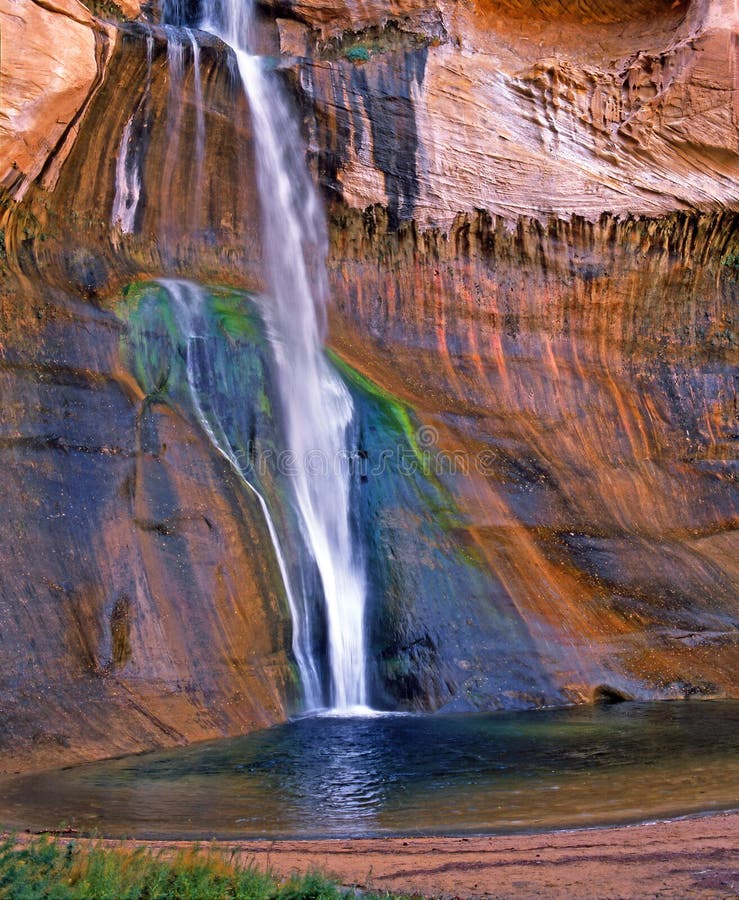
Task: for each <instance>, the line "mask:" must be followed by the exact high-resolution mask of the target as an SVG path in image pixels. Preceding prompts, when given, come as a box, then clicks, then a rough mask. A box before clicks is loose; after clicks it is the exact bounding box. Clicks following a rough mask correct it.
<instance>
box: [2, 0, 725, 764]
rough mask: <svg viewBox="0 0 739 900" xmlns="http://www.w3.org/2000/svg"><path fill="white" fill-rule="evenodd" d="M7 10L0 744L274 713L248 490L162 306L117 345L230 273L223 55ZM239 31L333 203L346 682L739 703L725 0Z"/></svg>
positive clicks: (383, 14) (505, 4)
mask: <svg viewBox="0 0 739 900" xmlns="http://www.w3.org/2000/svg"><path fill="white" fill-rule="evenodd" d="M3 2H4V5H3V8H2V10H0V14H2V26H3V56H2V75H3V108H2V111H0V181H1V183H2V189H3V194H2V200H3V204H2V221H1V222H0V228H2V238H3V243H2V246H1V248H0V255H1V259H0V261H2V264H3V277H2V282H1V283H0V299H1V301H2V306H1V308H0V380H1V381H2V385H3V387H2V390H3V404H2V412H1V413H0V424H1V426H2V437H1V440H0V458H1V461H2V466H3V472H4V474H5V497H6V505H5V509H6V516H5V518H4V521H3V522H2V523H0V532H1V533H2V535H3V540H2V544H3V546H4V547H5V548H6V550H5V551H4V556H3V565H2V587H1V588H0V660H1V661H2V666H1V667H0V716H1V717H2V723H3V727H2V729H0V734H2V738H1V739H2V740H3V741H4V744H3V760H4V761H3V766H4V767H5V768H6V769H11V770H12V769H13V768H24V767H28V766H33V765H42V764H51V763H53V762H56V761H61V760H71V759H81V758H91V757H94V756H100V755H105V754H109V753H121V752H125V751H127V750H132V749H139V748H144V747H148V746H155V745H161V744H168V743H174V742H178V741H183V742H184V741H188V740H194V739H202V738H205V737H211V736H215V735H218V734H229V733H234V732H238V731H240V730H244V729H247V728H252V727H258V726H262V725H265V724H268V723H270V722H274V721H277V720H279V719H281V718H283V717H284V716H285V715H286V712H287V711H288V710H289V709H290V708H291V706H292V705H293V704H294V703H295V699H296V686H295V680H294V674H293V670H292V664H291V660H290V650H289V648H290V626H289V618H288V615H287V610H286V605H285V598H284V596H283V592H282V589H281V585H280V580H279V577H278V572H277V568H276V564H275V558H274V553H273V550H272V548H271V544H270V541H269V535H268V534H267V532H266V528H265V525H264V522H263V519H262V517H261V513H260V510H259V508H258V506H257V505H256V504H255V501H254V498H253V497H251V496H250V495H249V493H248V492H245V491H244V489H243V485H240V484H239V483H238V480H237V479H236V477H235V476H234V473H233V471H232V470H231V469H230V468H229V466H228V464H227V463H226V461H225V460H224V459H223V458H222V457H221V456H219V455H218V453H217V452H216V451H215V450H214V448H213V447H212V446H211V444H210V443H209V441H208V440H207V437H206V435H204V433H203V431H202V429H200V428H199V427H198V424H197V422H196V421H195V419H194V418H193V415H192V410H190V411H188V409H187V408H186V407H185V406H184V405H183V403H182V402H180V400H178V399H177V396H178V395H177V394H176V392H175V391H174V389H172V388H171V368H172V367H171V366H165V365H164V363H163V362H162V360H164V359H165V358H166V359H169V358H177V353H179V354H180V357H181V355H182V352H183V351H182V348H180V349H179V351H175V355H174V357H170V356H167V353H170V352H171V351H167V353H165V352H164V350H163V349H162V348H163V347H164V344H163V343H162V341H163V340H164V339H163V338H162V329H163V328H164V329H165V330H166V327H165V325H166V316H165V317H164V319H162V320H161V321H159V320H157V321H158V322H159V324H157V325H156V327H154V325H151V327H149V330H148V332H147V333H148V334H149V337H148V338H147V340H149V341H150V344H147V346H148V347H149V348H150V349H149V350H147V351H146V352H147V353H149V356H146V357H145V364H144V363H142V362H141V359H142V357H141V355H140V354H139V356H136V355H132V353H131V347H132V346H133V343H132V342H133V341H134V337H135V333H138V332H135V328H134V326H133V325H132V324H131V320H130V319H128V318H126V317H125V316H124V315H122V312H121V311H122V310H123V309H124V308H126V303H127V302H128V301H126V300H124V294H125V290H124V287H123V286H124V285H127V284H130V283H131V282H136V281H138V280H140V279H149V278H157V277H161V276H163V275H166V276H170V277H171V276H174V275H179V276H184V277H188V278H191V279H196V280H201V281H204V282H209V283H216V282H219V283H229V284H233V283H236V284H238V285H239V286H241V287H243V288H246V289H248V290H254V289H257V288H258V287H259V284H260V271H259V257H260V246H259V216H258V210H257V209H256V201H255V192H254V190H253V187H252V185H253V165H254V163H253V159H252V146H251V135H250V121H249V111H248V109H247V108H246V105H245V102H244V100H243V97H242V96H241V94H240V91H239V89H238V85H237V83H236V81H235V79H234V77H233V75H232V69H231V67H230V62H229V56H228V53H227V51H226V48H224V47H223V45H221V44H220V43H219V42H218V41H216V40H214V39H212V38H210V37H208V36H206V35H204V34H197V41H195V40H194V39H193V38H192V37H191V36H190V35H188V34H187V33H185V32H183V31H173V30H171V29H170V30H169V31H165V30H164V29H162V28H161V27H158V26H156V25H155V24H151V23H146V22H136V23H124V22H115V23H113V22H107V23H103V22H102V21H101V20H100V19H98V18H96V17H95V16H93V15H92V14H91V13H90V12H89V11H88V10H87V9H86V8H85V7H83V6H82V5H81V4H79V3H76V2H74V0H64V3H63V4H62V3H61V0H60V2H58V3H55V4H50V3H49V2H46V0H44V2H43V4H41V3H35V2H33V0H3ZM127 12H128V14H129V15H134V14H135V13H136V10H135V9H133V8H132V9H131V10H128V11H127ZM260 22H261V33H260V43H261V44H262V45H263V46H264V47H265V48H266V49H268V50H270V52H275V53H276V52H277V51H276V48H277V47H281V48H282V51H283V55H284V59H283V65H282V71H281V72H280V74H279V76H278V77H281V78H282V79H283V81H284V83H285V84H286V85H287V87H288V88H289V89H290V91H291V92H292V94H293V96H294V98H295V104H296V109H297V110H298V111H299V112H300V113H301V114H302V116H303V121H304V127H305V134H306V137H307V141H308V148H309V153H310V158H311V161H312V163H313V165H314V167H315V170H316V173H317V176H318V178H319V179H320V182H321V185H322V187H323V189H324V191H325V195H326V199H327V205H328V209H329V216H330V233H331V241H330V258H329V269H330V278H331V284H332V297H333V309H332V311H331V347H332V350H333V351H334V352H335V353H336V355H337V358H336V362H337V365H339V366H341V367H344V368H343V369H342V371H344V369H345V376H346V378H347V380H348V383H349V384H350V387H351V389H352V391H353V392H354V394H355V403H356V406H357V410H358V423H357V428H358V434H359V437H358V441H359V448H358V449H359V450H360V451H361V453H362V454H363V458H364V459H366V460H367V463H368V466H369V470H368V471H367V472H366V473H365V476H366V477H365V478H364V480H361V482H360V484H359V486H358V488H357V516H358V520H359V522H360V525H361V532H362V534H363V535H364V539H365V541H366V552H367V558H368V564H369V576H368V577H369V582H370V590H371V598H370V600H371V602H370V609H371V613H370V621H369V622H368V631H369V637H370V643H371V647H372V659H371V664H370V665H371V680H372V685H373V693H374V698H375V702H378V703H386V704H388V705H392V706H401V707H408V708H416V709H438V708H448V709H488V708H500V707H507V708H515V707H521V706H535V705H540V704H542V703H561V702H573V701H577V702H580V701H589V700H593V699H597V698H604V697H605V698H608V697H615V696H633V697H644V698H649V697H688V696H693V695H699V696H724V695H732V696H736V695H737V691H739V684H738V683H737V675H736V673H737V671H739V665H738V663H739V654H738V653H737V649H736V638H737V612H738V611H737V605H736V596H737V585H738V583H739V570H738V569H737V564H736V559H737V542H736V531H735V528H736V513H737V510H736V503H735V495H733V494H732V489H733V486H734V483H735V477H736V458H735V450H734V446H733V444H732V440H733V439H734V437H735V434H734V430H735V416H736V394H735V386H734V384H733V381H732V374H733V371H734V366H735V363H736V358H737V356H736V336H735V331H734V328H735V326H734V322H733V315H734V310H735V308H736V298H737V275H738V272H739V234H738V229H737V221H738V219H737V210H738V209H739V187H738V185H739V156H738V155H737V153H738V151H739V143H738V132H737V120H738V117H739V114H738V112H737V103H736V96H737V91H736V84H735V81H734V79H735V78H736V71H737V68H736V62H735V53H736V36H735V31H736V13H735V9H734V4H733V3H730V2H727V0H715V2H707V0H693V2H681V0H679V2H659V3H654V2H649V3H647V2H646V0H645V2H641V0H637V2H620V3H605V2H599V0H580V2H577V3H572V4H561V3H559V2H557V0H536V2H534V0H478V2H474V3H454V2H447V0H438V2H432V0H397V2H394V3H391V4H382V5H380V4H375V3H373V2H365V3H359V2H356V3H355V2H335V3H325V2H322V0H282V2H279V3H277V2H269V3H265V4H263V7H262V11H261V20H260ZM8 35H12V38H13V39H12V41H10V40H9V39H8V37H7V36H8ZM52 35H53V39H52V37H51V36H52ZM62 37H63V38H64V39H63V40H62ZM21 47H22V48H23V50H22V51H21V50H20V48H21ZM8 48H10V50H8ZM199 141H202V144H199V143H198V142H199ZM198 148H200V149H198ZM162 322H165V325H162ZM227 340H228V341H235V340H236V339H235V338H234V336H233V335H232V334H229V336H228V337H227ZM237 343H238V342H237ZM237 343H236V344H234V346H237ZM151 348H154V349H151ZM156 348H159V349H156ZM240 352H242V353H250V352H251V351H246V350H244V349H243V347H242V349H241V351H240ZM136 360H138V362H137V361H136ZM157 373H158V374H157ZM155 376H156V377H155ZM260 402H262V401H260ZM244 403H245V404H247V405H248V404H249V403H251V404H255V403H257V400H256V399H255V397H253V396H250V395H249V392H245V396H244ZM246 431H247V432H248V429H246ZM244 440H245V448H246V447H247V445H248V434H247V437H246V438H245V439H244ZM245 452H246V449H245ZM388 452H389V453H390V457H391V458H392V461H393V462H392V465H391V466H389V467H388V466H385V467H384V468H383V467H379V468H378V467H377V464H378V460H384V461H387V459H388V457H387V455H386V454H387V453H388ZM409 460H410V463H409V462H408V461H409ZM373 466H374V467H375V468H374V469H373Z"/></svg>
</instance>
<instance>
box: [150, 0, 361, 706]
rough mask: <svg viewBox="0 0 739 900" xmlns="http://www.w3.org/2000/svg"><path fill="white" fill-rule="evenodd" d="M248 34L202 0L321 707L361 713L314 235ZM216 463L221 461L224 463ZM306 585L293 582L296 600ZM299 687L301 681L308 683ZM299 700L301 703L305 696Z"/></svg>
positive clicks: (348, 540) (314, 210) (286, 118)
mask: <svg viewBox="0 0 739 900" xmlns="http://www.w3.org/2000/svg"><path fill="white" fill-rule="evenodd" d="M178 14H179V13H173V15H172V20H175V21H176V15H178ZM165 18H166V11H165ZM178 24H180V23H179V22H178ZM252 25H253V7H252V2H251V0H220V2H219V0H203V5H202V17H201V21H200V27H201V28H202V29H203V30H205V31H208V32H210V33H211V34H214V35H216V36H217V37H219V38H220V39H221V40H223V41H224V42H225V43H227V44H228V45H229V46H230V47H231V49H232V50H233V52H234V54H235V56H236V60H237V64H238V71H239V74H240V77H241V80H242V83H243V87H244V91H245V93H246V96H247V99H248V103H249V107H250V109H251V114H252V121H253V134H254V141H255V147H256V157H257V160H256V161H257V166H256V168H257V186H258V190H259V199H260V206H261V214H262V242H263V248H264V250H263V257H264V269H265V271H264V275H265V281H266V286H267V296H265V297H264V298H262V299H261V300H260V309H261V313H262V317H263V319H264V322H265V325H266V328H267V334H268V338H269V341H270V344H271V347H272V351H273V355H274V359H275V369H276V379H277V390H278V395H279V398H280V402H281V407H282V412H283V417H284V430H285V439H286V444H287V446H286V450H287V451H288V452H289V454H290V456H291V458H292V460H293V461H294V463H295V464H294V466H292V467H291V469H290V472H289V473H285V474H289V475H290V476H291V484H292V493H293V497H294V502H295V507H296V512H297V518H298V520H299V523H300V528H301V534H302V538H303V541H304V543H305V546H306V548H307V550H308V552H309V553H310V556H311V557H312V559H313V561H314V563H315V566H316V568H317V571H318V574H319V576H320V590H321V599H322V601H323V606H324V611H325V619H326V626H327V644H328V657H329V660H328V662H329V675H330V692H331V693H330V698H329V700H330V705H331V706H332V707H333V708H334V709H340V710H347V709H354V708H363V707H365V706H366V703H367V686H366V671H365V646H364V645H365V638H364V605H365V579H364V572H363V565H362V559H361V552H360V550H359V548H358V547H356V545H355V541H354V540H353V536H352V529H351V523H350V499H351V483H350V472H349V466H348V452H347V436H348V432H349V428H350V426H351V423H352V420H353V415H354V410H353V403H352V399H351V396H350V394H349V391H348V390H347V388H346V386H345V385H344V383H343V382H342V380H341V379H340V378H339V376H338V375H337V374H336V373H335V372H334V371H333V369H332V368H331V367H330V366H329V364H328V362H327V361H326V358H325V356H324V353H323V341H324V337H325V318H326V316H325V306H326V299H327V277H326V270H325V257H326V251H327V237H326V228H325V222H324V218H323V212H322V208H321V204H320V202H319V199H318V196H317V192H316V189H315V187H314V185H313V183H312V180H311V178H310V175H309V172H308V169H307V166H306V162H305V154H304V148H303V145H302V140H301V136H300V132H299V128H298V126H297V123H296V122H295V120H294V118H293V116H292V115H291V113H290V110H289V107H288V104H287V101H286V99H285V98H284V97H283V95H282V93H281V91H280V89H279V86H278V85H277V83H276V82H275V81H274V80H273V79H271V78H269V77H268V75H267V73H266V72H265V70H264V69H263V67H262V61H261V60H260V59H259V57H257V56H254V55H252V54H251V53H250V46H251V39H252ZM211 439H213V437H212V436H211ZM214 442H215V443H216V446H218V442H217V441H214ZM219 449H221V452H224V450H223V448H219ZM224 455H226V458H229V455H228V451H226V452H225V453H224ZM307 583H310V579H305V578H304V579H303V586H302V590H303V591H305V586H304V585H305V584H307ZM291 606H292V607H293V614H294V615H295V616H296V617H297V619H296V621H295V626H294V627H295V628H296V631H297V632H298V633H299V634H309V633H310V632H311V625H312V623H310V622H301V621H299V619H300V613H301V610H302V611H305V613H306V614H307V612H308V610H309V609H310V607H311V603H310V602H309V598H306V597H303V599H302V602H301V603H295V602H294V601H293V603H291ZM296 657H297V654H296ZM305 662H306V664H307V661H305ZM311 662H312V661H311ZM314 668H315V666H314ZM302 675H303V678H304V680H305V679H306V677H308V680H310V677H311V676H310V673H308V674H307V675H306V672H304V671H303V672H302ZM306 700H307V702H308V703H310V699H309V690H308V688H307V687H306Z"/></svg>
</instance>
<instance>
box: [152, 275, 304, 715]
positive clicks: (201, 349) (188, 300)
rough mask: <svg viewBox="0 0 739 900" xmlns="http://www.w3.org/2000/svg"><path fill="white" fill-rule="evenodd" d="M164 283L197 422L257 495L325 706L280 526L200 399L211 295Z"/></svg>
mask: <svg viewBox="0 0 739 900" xmlns="http://www.w3.org/2000/svg"><path fill="white" fill-rule="evenodd" d="M159 283H160V284H161V285H162V287H163V288H164V289H165V290H166V291H167V293H168V294H169V296H170V298H171V300H172V303H173V305H174V310H175V313H176V318H177V321H178V324H179V328H180V332H181V334H182V337H183V339H184V341H185V370H186V373H187V386H188V389H189V391H190V399H191V401H192V405H193V409H194V410H195V415H196V416H197V417H198V422H199V423H200V426H201V427H202V429H203V431H204V432H205V433H206V435H207V436H208V439H209V440H210V442H211V444H212V445H213V446H214V447H215V448H216V449H217V450H218V452H219V453H220V454H221V456H223V457H224V458H225V459H226V460H227V461H228V462H229V464H230V465H231V467H232V469H233V470H234V472H235V473H236V474H237V475H238V477H239V479H240V480H241V482H242V483H243V484H244V486H245V487H246V488H247V489H248V490H249V491H251V493H253V494H254V496H255V497H256V498H257V502H258V503H259V507H260V509H261V511H262V515H263V516H264V520H265V522H266V524H267V530H268V532H269V536H270V540H271V541H272V546H273V547H274V551H275V556H276V558H277V566H278V568H279V570H280V577H281V578H282V583H283V586H284V588H285V594H286V595H287V602H288V605H289V607H290V616H291V618H292V621H293V638H292V650H293V655H294V656H295V661H296V663H297V665H298V669H299V671H300V675H301V681H302V687H303V694H304V697H305V703H306V705H307V706H308V708H309V709H314V708H316V707H318V706H320V705H321V688H320V678H319V675H318V670H317V668H316V664H315V660H314V659H313V654H312V652H311V647H310V635H309V634H308V632H307V630H306V629H305V628H304V627H303V625H304V623H305V621H306V617H307V610H306V609H305V607H304V606H301V605H300V601H299V600H298V599H297V598H296V595H295V592H294V590H293V589H292V585H291V579H290V576H289V574H288V570H287V565H286V563H285V555H284V553H283V552H282V545H281V541H280V539H279V537H278V535H277V529H276V528H275V524H274V521H273V519H272V516H271V515H270V512H269V507H268V506H267V502H266V500H265V499H264V497H263V495H262V494H261V492H260V491H258V490H257V489H256V487H255V486H254V485H253V484H252V483H251V482H250V481H249V479H248V478H247V477H246V475H245V473H244V470H243V469H242V467H241V463H240V462H239V457H238V455H237V454H236V453H235V452H234V449H233V447H232V446H231V442H230V441H229V439H228V437H227V435H226V431H225V429H224V427H223V425H222V424H221V422H220V420H219V419H218V416H217V414H216V411H215V410H214V409H213V407H212V406H211V407H210V410H209V414H206V412H205V409H204V408H203V404H202V401H201V399H200V397H201V393H202V390H201V386H202V385H203V384H208V383H212V379H213V372H212V369H213V366H212V365H210V362H211V357H210V355H209V353H208V333H207V325H206V317H205V314H204V309H205V303H206V301H207V299H208V298H207V295H206V293H205V292H204V291H203V289H202V288H201V287H200V286H199V285H197V284H192V283H191V282H188V281H176V280H174V279H169V278H166V279H165V278H163V279H160V281H159ZM209 376H210V377H209ZM301 600H304V598H301Z"/></svg>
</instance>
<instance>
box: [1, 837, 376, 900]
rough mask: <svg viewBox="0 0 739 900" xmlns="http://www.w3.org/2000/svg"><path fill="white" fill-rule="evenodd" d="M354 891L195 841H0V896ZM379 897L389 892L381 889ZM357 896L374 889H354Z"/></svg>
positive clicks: (273, 897) (95, 899) (329, 899)
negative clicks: (263, 866) (188, 844)
mask: <svg viewBox="0 0 739 900" xmlns="http://www.w3.org/2000/svg"><path fill="white" fill-rule="evenodd" d="M357 896H359V894H358V893H355V892H354V891H352V890H347V889H345V888H341V887H340V886H339V885H337V884H336V882H335V881H332V880H330V879H329V878H326V877H325V876H323V875H320V874H317V873H310V874H307V875H302V876H299V877H292V878H290V879H287V880H279V879H278V878H276V877H275V876H273V875H271V874H269V873H265V872H261V871H259V870H257V869H256V868H254V867H253V866H251V865H247V866H244V865H242V864H240V863H238V862H237V861H236V860H234V859H233V858H231V859H229V858H227V857H226V856H225V855H223V854H219V853H216V852H215V851H213V850H210V851H204V850H201V849H199V848H197V847H194V848H192V849H189V850H183V851H180V852H178V853H177V854H176V855H173V856H171V857H169V858H168V857H165V856H164V855H162V853H161V852H160V853H158V854H154V853H152V852H151V851H150V850H147V849H146V848H143V847H138V848H128V847H123V846H121V847H114V848H104V847H102V846H100V845H96V844H94V843H93V844H89V845H84V846H80V845H78V844H77V843H76V842H74V841H72V842H69V843H65V842H62V841H58V840H50V839H48V838H44V837H42V838H36V839H34V840H32V841H31V842H30V843H27V844H24V845H20V844H17V842H16V841H15V840H14V839H13V838H12V837H10V838H8V839H7V840H5V841H4V843H2V844H0V898H2V900H344V898H353V897H357ZM382 896H383V897H389V896H390V895H387V894H384V895H382ZM361 897H362V898H363V900H372V898H373V897H378V895H371V894H367V893H365V892H361Z"/></svg>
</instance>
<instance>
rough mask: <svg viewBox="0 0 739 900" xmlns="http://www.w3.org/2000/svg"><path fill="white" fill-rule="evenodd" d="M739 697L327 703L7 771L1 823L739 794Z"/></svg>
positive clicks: (323, 815) (223, 817) (674, 801)
mask: <svg viewBox="0 0 739 900" xmlns="http://www.w3.org/2000/svg"><path fill="white" fill-rule="evenodd" d="M737 751H739V702H733V701H731V702H729V701H726V702H684V703H681V702H675V703H649V704H646V703H645V704H637V703H624V704H618V705H614V706H600V707H577V708H573V709H559V710H540V711H536V712H525V713H496V714H490V715H479V714H478V715H455V716H411V715H408V716H397V715H391V716H382V717H371V718H366V717H347V716H344V717H340V718H339V717H337V718H332V717H319V718H310V719H301V720H297V721H294V722H291V723H289V724H287V725H283V726H279V727H275V728H271V729H269V730H267V731H262V732H258V733H256V734H251V735H248V736H246V737H241V738H235V739H229V740H220V741H212V742H208V743H204V744H197V745H194V746H191V747H188V748H186V749H177V750H170V751H166V752H155V753H145V754H139V755H136V756H129V757H124V758H120V759H114V760H107V761H104V762H100V763H94V764H89V765H84V766H75V767H71V768H67V769H62V770H58V771H52V772H45V773H40V774H35V775H27V776H23V777H16V778H14V779H12V780H6V781H5V782H4V783H2V784H0V822H2V823H3V824H6V825H11V826H14V827H31V828H34V829H38V828H60V827H74V828H77V829H79V830H80V831H82V832H97V833H98V834H103V835H111V836H137V837H179V836H182V837H198V838H207V837H223V838H232V837H248V838H274V837H300V838H307V837H366V836H372V835H388V834H398V835H418V834H440V833H446V834H465V833H476V834H484V833H505V832H515V831H535V830H538V829H549V828H568V827H581V826H587V825H606V824H613V823H621V822H633V821H640V820H646V819H653V818H662V817H669V816H678V815H684V814H688V813H697V812H706V811H711V810H722V809H731V808H736V807H739V752H737Z"/></svg>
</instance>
